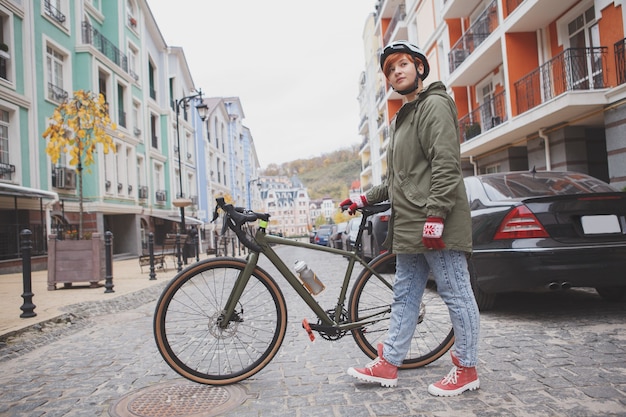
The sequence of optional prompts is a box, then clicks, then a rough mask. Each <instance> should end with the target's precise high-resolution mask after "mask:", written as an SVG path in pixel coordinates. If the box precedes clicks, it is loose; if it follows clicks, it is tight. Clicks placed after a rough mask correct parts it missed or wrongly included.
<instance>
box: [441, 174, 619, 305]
mask: <svg viewBox="0 0 626 417" xmlns="http://www.w3.org/2000/svg"><path fill="white" fill-rule="evenodd" d="M464 181H465V186H466V191H467V196H468V200H469V204H470V209H471V216H472V238H473V245H474V252H473V255H472V257H471V258H470V260H469V268H470V275H471V280H472V287H473V289H474V293H475V295H476V301H477V302H478V305H479V307H480V308H481V310H487V309H489V308H492V307H493V305H494V302H495V299H496V295H497V294H498V293H504V292H514V291H524V290H531V289H537V288H547V289H550V290H564V289H568V288H572V287H593V288H595V289H596V291H597V293H598V294H599V295H600V296H601V297H602V298H604V299H606V300H610V301H620V300H623V299H624V298H626V276H625V275H624V271H626V193H625V192H619V191H617V190H615V189H614V188H613V187H611V186H610V185H609V184H607V183H605V182H603V181H600V180H599V179H597V178H594V177H591V176H589V175H586V174H581V173H577V172H555V171H550V172H534V171H531V172H507V173H497V174H487V175H478V176H472V177H466V178H465V179H464ZM444 233H445V231H444Z"/></svg>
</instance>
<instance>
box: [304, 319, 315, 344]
mask: <svg viewBox="0 0 626 417" xmlns="http://www.w3.org/2000/svg"><path fill="white" fill-rule="evenodd" d="M302 327H303V328H304V330H306V332H307V333H308V334H309V339H311V342H314V341H315V335H314V334H313V330H311V326H310V325H309V321H308V320H307V319H302Z"/></svg>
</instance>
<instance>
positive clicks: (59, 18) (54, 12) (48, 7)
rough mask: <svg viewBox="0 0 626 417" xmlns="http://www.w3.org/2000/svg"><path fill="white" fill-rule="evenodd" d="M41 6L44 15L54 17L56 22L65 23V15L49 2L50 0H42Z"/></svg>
mask: <svg viewBox="0 0 626 417" xmlns="http://www.w3.org/2000/svg"><path fill="white" fill-rule="evenodd" d="M43 8H44V12H45V13H46V15H47V16H49V17H51V18H52V19H54V20H55V21H56V22H57V23H60V24H63V23H65V15H64V14H63V13H61V11H60V10H59V9H57V8H56V7H54V6H53V5H52V3H50V0H45V1H44V3H43Z"/></svg>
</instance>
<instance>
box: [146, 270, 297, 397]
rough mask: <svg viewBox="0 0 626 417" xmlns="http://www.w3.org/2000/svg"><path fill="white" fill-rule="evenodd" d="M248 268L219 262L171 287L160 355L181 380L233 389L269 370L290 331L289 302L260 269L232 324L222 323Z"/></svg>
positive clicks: (158, 316) (161, 321) (159, 309)
mask: <svg viewBox="0 0 626 417" xmlns="http://www.w3.org/2000/svg"><path fill="white" fill-rule="evenodd" d="M245 267H246V262H245V261H243V260H241V259H236V258H214V259H208V260H204V261H201V262H198V263H195V264H193V265H191V266H189V267H188V268H186V269H185V270H183V271H181V272H180V273H178V274H177V275H176V276H175V277H174V278H173V279H172V280H171V281H170V282H169V283H168V285H167V286H166V287H165V289H164V290H163V293H162V294H161V296H160V298H159V300H158V302H157V305H156V310H155V314H154V320H153V330H154V336H155V340H156V345H157V348H158V350H159V353H160V354H161V356H162V357H163V359H164V360H165V362H166V363H167V364H168V365H169V366H170V367H171V368H172V369H173V370H174V371H176V372H177V373H178V374H179V375H181V376H183V377H185V378H187V379H189V380H191V381H195V382H198V383H202V384H208V385H228V384H233V383H236V382H239V381H241V380H244V379H246V378H249V377H250V376H252V375H254V374H256V373H257V372H259V371H260V370H261V369H263V368H264V367H265V366H266V365H267V364H268V363H269V362H270V361H271V360H272V358H273V357H274V356H275V355H276V353H277V352H278V349H279V348H280V345H281V344H282V342H283V339H284V337H285V332H286V329H287V307H286V304H285V298H284V296H283V294H282V292H281V290H280V288H279V287H278V286H277V285H276V282H275V281H274V279H273V278H272V277H271V276H270V275H268V274H267V272H265V271H264V270H263V269H261V268H259V267H258V266H257V267H256V268H255V269H254V270H253V271H252V275H251V276H250V281H249V282H248V284H247V285H246V287H245V289H244V291H243V293H242V294H241V297H240V298H239V300H238V301H237V308H236V310H235V314H234V317H233V319H231V322H230V323H229V325H228V326H227V327H226V328H225V329H220V327H219V326H218V324H217V321H218V319H219V317H220V315H221V313H222V311H223V309H224V306H225V303H226V301H227V300H228V297H229V295H230V293H231V290H232V288H233V287H234V284H235V282H236V281H237V278H238V276H239V274H240V273H241V271H243V269H244V268H245Z"/></svg>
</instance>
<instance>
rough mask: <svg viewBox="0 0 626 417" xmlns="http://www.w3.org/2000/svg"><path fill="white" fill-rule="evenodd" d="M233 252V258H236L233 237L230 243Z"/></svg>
mask: <svg viewBox="0 0 626 417" xmlns="http://www.w3.org/2000/svg"><path fill="white" fill-rule="evenodd" d="M230 246H231V252H230V253H232V255H233V256H235V238H234V237H233V238H232V239H231V241H230Z"/></svg>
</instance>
